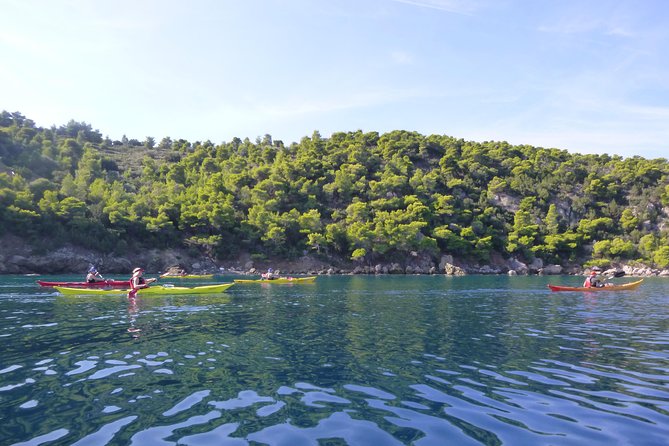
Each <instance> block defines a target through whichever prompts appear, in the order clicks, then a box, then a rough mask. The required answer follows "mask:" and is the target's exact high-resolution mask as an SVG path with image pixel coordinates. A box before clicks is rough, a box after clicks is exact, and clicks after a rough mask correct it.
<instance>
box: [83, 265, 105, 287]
mask: <svg viewBox="0 0 669 446" xmlns="http://www.w3.org/2000/svg"><path fill="white" fill-rule="evenodd" d="M104 280H105V278H104V277H102V274H100V273H99V272H98V270H97V269H95V267H94V266H91V267H90V268H89V269H88V274H86V282H88V283H95V282H102V281H104Z"/></svg>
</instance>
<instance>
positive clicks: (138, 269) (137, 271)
mask: <svg viewBox="0 0 669 446" xmlns="http://www.w3.org/2000/svg"><path fill="white" fill-rule="evenodd" d="M142 271H144V269H143V268H135V269H133V270H132V274H133V275H134V274H138V273H141V272H142Z"/></svg>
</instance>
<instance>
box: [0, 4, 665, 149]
mask: <svg viewBox="0 0 669 446" xmlns="http://www.w3.org/2000/svg"><path fill="white" fill-rule="evenodd" d="M0 110H8V111H20V112H21V113H23V114H24V115H26V116H27V117H28V118H31V119H33V120H34V121H35V122H36V123H37V124H38V125H40V126H46V127H49V126H51V125H57V126H59V125H63V124H65V123H67V122H68V121H69V120H70V119H74V120H76V121H85V122H87V123H89V124H91V125H92V126H93V128H95V129H98V130H100V132H101V133H102V134H103V135H105V136H109V137H110V138H112V139H120V138H121V136H122V135H124V134H125V135H127V136H128V137H129V138H136V139H139V140H144V139H145V138H146V137H147V136H152V137H154V138H155V139H156V140H157V141H160V139H162V138H163V137H165V136H169V137H171V138H173V139H177V138H185V139H188V140H190V141H193V142H194V141H196V140H207V139H209V140H211V141H212V142H214V143H220V142H223V141H229V140H231V139H232V138H233V137H235V136H237V137H240V138H242V139H243V138H245V137H249V138H250V139H252V140H254V139H255V138H256V137H258V136H263V135H264V134H270V135H272V137H273V138H274V139H275V140H276V139H280V140H283V141H284V143H286V144H289V143H291V142H293V141H299V140H300V139H301V138H302V137H303V136H311V134H312V133H313V131H314V130H318V131H319V132H320V133H321V135H322V136H324V137H328V136H330V135H331V134H332V133H333V132H337V131H355V130H363V131H365V132H368V131H378V132H380V133H383V132H387V131H391V130H396V129H403V130H413V131H417V132H420V133H422V134H426V135H427V134H432V133H435V134H445V135H450V136H454V137H457V138H464V139H466V140H474V141H489V140H504V141H508V142H510V143H512V144H531V145H534V146H541V147H556V148H560V149H567V150H569V151H570V152H579V153H609V154H618V155H623V156H632V155H640V156H643V157H646V158H657V157H665V158H669V1H665V0H283V1H282V0H238V1H233V0H191V1H185V0H183V1H182V0H179V1H176V0H113V1H112V0H95V1H89V0H69V1H65V0H43V1H37V0H0Z"/></svg>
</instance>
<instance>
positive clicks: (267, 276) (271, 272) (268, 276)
mask: <svg viewBox="0 0 669 446" xmlns="http://www.w3.org/2000/svg"><path fill="white" fill-rule="evenodd" d="M260 277H262V278H263V280H274V279H277V278H278V277H277V276H276V275H275V274H274V270H273V269H272V268H269V269H268V270H267V272H266V273H262V274H261V275H260Z"/></svg>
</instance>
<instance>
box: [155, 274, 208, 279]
mask: <svg viewBox="0 0 669 446" xmlns="http://www.w3.org/2000/svg"><path fill="white" fill-rule="evenodd" d="M160 278H161V279H213V278H214V275H213V274H182V275H178V274H174V275H171V274H163V275H162V276H160Z"/></svg>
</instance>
